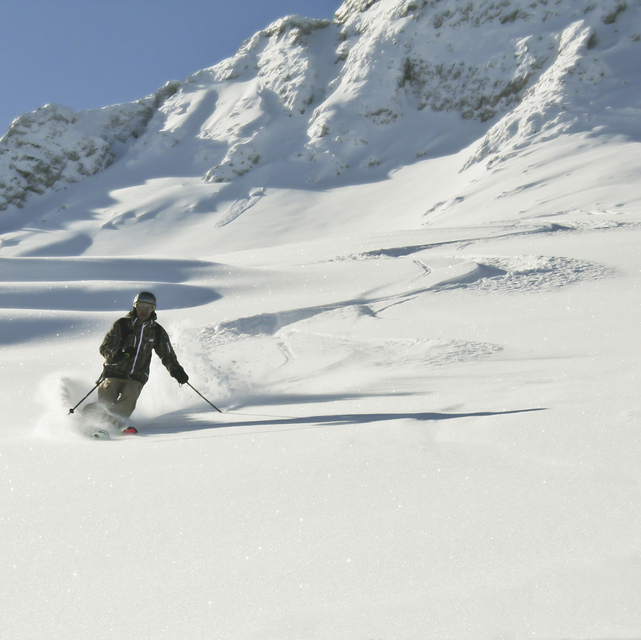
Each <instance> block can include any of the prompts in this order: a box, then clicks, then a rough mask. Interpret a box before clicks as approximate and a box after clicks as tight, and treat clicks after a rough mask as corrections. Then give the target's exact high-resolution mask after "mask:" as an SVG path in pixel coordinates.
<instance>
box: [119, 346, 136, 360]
mask: <svg viewBox="0 0 641 640" xmlns="http://www.w3.org/2000/svg"><path fill="white" fill-rule="evenodd" d="M120 355H121V357H122V358H123V359H125V358H133V357H134V356H135V355H136V348H135V347H127V348H126V349H123V350H122V351H121V352H120Z"/></svg>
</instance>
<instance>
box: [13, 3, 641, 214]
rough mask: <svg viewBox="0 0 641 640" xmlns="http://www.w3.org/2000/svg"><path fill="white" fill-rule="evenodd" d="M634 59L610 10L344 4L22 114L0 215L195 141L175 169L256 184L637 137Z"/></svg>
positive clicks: (626, 17)
mask: <svg viewBox="0 0 641 640" xmlns="http://www.w3.org/2000/svg"><path fill="white" fill-rule="evenodd" d="M640 49H641V24H640V22H639V14H638V6H637V5H636V3H629V6H628V3H625V2H620V1H618V0H607V1H605V2H598V3H597V2H593V1H592V0H575V1H574V2H567V1H565V0H556V1H552V0H535V1H533V2H524V1H523V0H502V1H500V2H498V1H497V2H490V1H485V2H476V3H471V2H466V1H464V0H441V1H427V0H378V1H376V2H371V1H364V2H346V3H345V4H344V5H343V6H342V7H341V8H340V9H339V10H338V11H337V13H336V16H335V18H334V20H333V21H331V22H330V21H327V20H310V19H304V18H300V17H296V16H291V17H288V18H284V19H282V20H279V21H277V22H275V23H274V24H272V25H270V26H269V27H268V28H267V29H265V30H263V31H261V32H259V33H257V34H256V35H255V36H254V37H253V38H251V39H250V40H248V41H247V42H245V43H244V44H243V46H242V47H241V49H240V50H239V52H238V53H237V54H236V55H235V56H234V57H232V58H230V59H228V60H224V61H223V62H221V63H219V64H217V65H216V66H214V67H212V68H210V69H205V70H203V71H201V72H199V73H197V74H195V75H194V76H192V77H190V78H188V79H187V81H186V82H184V83H183V84H180V83H178V82H170V83H168V84H167V86H165V87H163V88H161V89H160V90H159V91H158V92H157V93H156V95H154V96H150V97H148V98H145V99H142V100H140V101H138V102H136V103H132V104H125V105H116V106H111V107H106V108H104V109H99V110H94V111H87V112H81V113H74V112H72V111H71V110H69V109H66V108H64V107H61V106H57V105H48V106H46V107H43V108H41V109H39V110H37V111H35V112H34V113H28V114H25V115H23V116H21V117H20V118H18V119H16V121H15V122H14V123H13V124H12V126H11V128H10V129H9V131H8V132H7V134H6V135H5V136H4V137H3V138H2V139H1V140H0V208H2V209H7V208H8V207H10V206H18V207H22V206H24V204H25V202H26V201H27V199H28V198H31V197H32V194H42V193H44V192H45V191H46V190H48V189H53V190H60V189H62V188H66V187H68V186H69V185H70V184H73V183H75V182H78V181H79V180H82V179H84V178H85V177H87V176H91V175H94V174H96V173H98V172H101V171H104V170H106V169H108V168H109V167H110V166H111V165H112V164H113V163H114V162H118V163H121V164H130V165H136V166H138V167H140V166H147V167H149V170H153V169H151V167H153V166H157V165H158V164H159V163H165V164H167V163H169V164H172V163H171V158H178V157H179V149H180V148H181V147H184V146H187V145H189V148H190V157H189V158H183V157H182V156H181V157H180V164H181V171H182V172H184V173H186V174H188V175H193V176H198V177H200V178H202V179H203V180H206V181H210V182H213V183H217V182H224V183H228V182H234V181H238V178H239V177H241V176H247V175H248V174H249V181H250V182H251V183H253V186H254V187H259V188H266V187H270V186H274V185H279V186H280V185H281V184H282V183H283V180H284V178H283V176H288V178H287V179H286V180H285V181H286V183H287V184H288V186H304V185H305V184H306V183H311V184H319V185H323V184H326V182H327V180H330V179H334V178H335V177H336V176H339V175H342V176H344V181H343V183H350V182H357V181H363V180H366V181H369V180H378V179H380V178H382V177H384V176H385V175H387V174H388V173H389V172H390V171H391V170H394V169H396V168H398V167H400V166H404V165H406V164H409V163H412V162H414V161H416V159H417V158H425V157H437V156H439V155H444V154H449V153H452V152H455V151H458V150H460V149H462V148H464V147H467V146H468V145H470V144H472V143H473V142H475V141H476V140H479V139H481V138H482V142H481V143H480V144H479V145H478V147H477V148H475V149H474V151H473V153H472V154H471V157H470V158H469V160H468V163H467V164H470V163H473V162H478V161H479V160H483V159H487V158H490V159H491V160H497V159H500V158H501V157H504V156H506V155H509V153H510V150H511V149H514V148H522V147H523V146H524V145H528V144H530V143H531V142H532V141H534V140H540V139H547V138H550V137H555V136H558V135H561V134H562V133H566V132H570V131H573V132H576V131H594V130H598V129H601V130H604V129H607V130H608V131H609V132H611V133H621V134H625V135H634V136H636V137H638V136H639V135H641V131H640V130H639V124H638V122H639V118H638V109H639V100H640V95H639V92H640V91H641V90H640V89H639V87H638V85H637V84H636V83H635V82H634V78H635V73H636V66H637V64H636V63H637V61H638V59H639V50H640ZM173 164H175V162H174V163H173Z"/></svg>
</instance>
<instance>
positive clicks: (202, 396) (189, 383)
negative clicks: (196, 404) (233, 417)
mask: <svg viewBox="0 0 641 640" xmlns="http://www.w3.org/2000/svg"><path fill="white" fill-rule="evenodd" d="M187 385H188V386H190V387H191V388H192V389H193V390H194V391H195V392H196V393H197V394H198V395H199V396H200V397H201V398H202V399H203V400H204V401H205V402H206V403H207V404H209V405H211V406H212V407H214V409H216V411H218V413H222V411H221V410H220V409H219V408H218V407H217V406H216V405H215V404H214V403H213V402H209V400H207V398H205V396H204V395H203V394H202V393H200V391H198V389H196V388H194V386H193V385H192V384H191V382H188V383H187Z"/></svg>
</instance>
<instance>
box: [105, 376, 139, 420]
mask: <svg viewBox="0 0 641 640" xmlns="http://www.w3.org/2000/svg"><path fill="white" fill-rule="evenodd" d="M142 387H143V385H142V383H141V382H137V381H136V380H123V379H121V378H105V379H104V380H103V381H102V382H101V383H100V386H99V387H98V400H99V401H100V402H101V403H102V404H103V405H105V406H106V407H107V409H109V411H111V412H112V413H115V414H116V415H119V416H122V417H123V418H128V417H129V416H130V415H131V414H132V413H133V411H134V409H135V408H136V402H137V401H138V396H140V392H141V391H142Z"/></svg>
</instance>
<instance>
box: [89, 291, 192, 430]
mask: <svg viewBox="0 0 641 640" xmlns="http://www.w3.org/2000/svg"><path fill="white" fill-rule="evenodd" d="M152 349H153V350H154V351H155V352H156V354H157V355H158V357H159V358H160V360H161V361H162V363H163V365H164V366H165V367H166V368H167V370H168V371H169V373H170V375H171V376H172V377H173V378H175V379H176V380H177V381H178V383H179V384H185V383H186V382H187V381H188V380H189V376H188V375H187V374H186V373H185V370H184V369H183V368H182V367H181V366H180V364H179V363H178V358H177V357H176V354H175V353H174V350H173V348H172V346H171V343H170V341H169V336H168V335H167V332H166V331H165V330H164V329H163V328H162V327H161V326H160V325H159V324H158V323H157V322H156V296H154V294H153V293H150V292H149V291H141V292H140V293H139V294H138V295H137V296H136V298H135V300H134V305H133V309H132V310H131V311H130V312H129V313H128V314H127V315H126V316H125V317H124V318H120V319H119V320H116V322H114V324H113V326H112V327H111V329H110V330H109V332H108V333H107V335H106V336H105V339H104V340H103V341H102V344H101V345H100V354H101V355H102V356H103V357H104V358H105V364H104V368H103V372H102V376H101V379H102V381H101V382H100V384H99V386H98V402H97V403H93V404H90V405H88V406H87V407H86V409H85V410H84V412H83V414H87V415H89V416H97V417H99V418H102V419H106V420H107V421H108V422H109V423H111V424H113V425H114V426H115V427H116V428H118V429H119V430H120V432H121V433H125V434H130V433H137V431H136V429H135V428H134V427H131V426H128V425H127V423H126V419H127V418H128V417H129V416H130V415H131V414H132V413H133V410H134V409H135V408H136V402H137V401H138V397H139V396H140V392H141V391H142V388H143V386H144V385H145V383H146V382H147V380H148V379H149V364H150V362H151V352H152Z"/></svg>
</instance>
